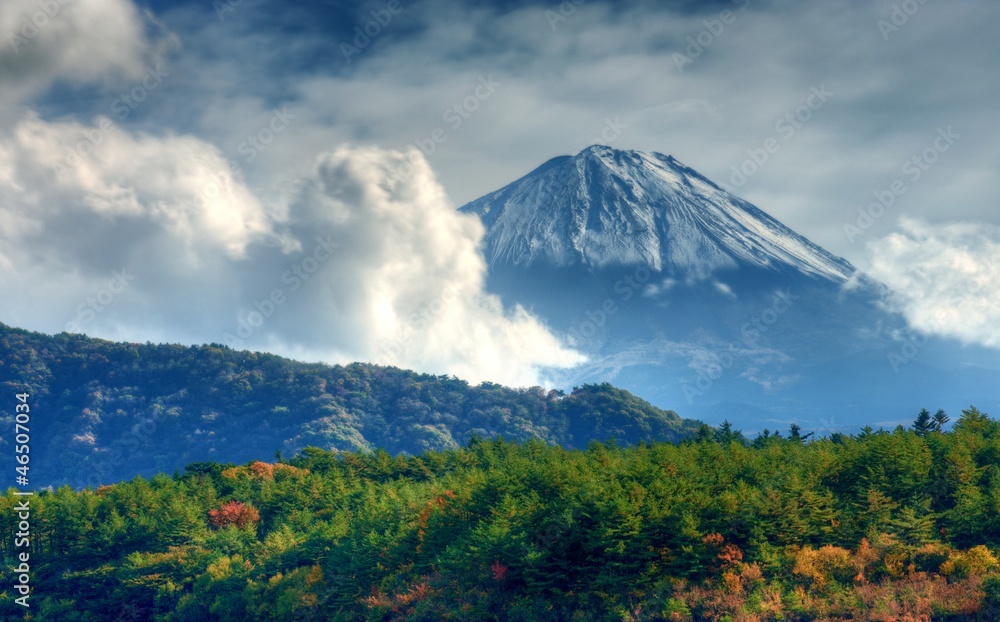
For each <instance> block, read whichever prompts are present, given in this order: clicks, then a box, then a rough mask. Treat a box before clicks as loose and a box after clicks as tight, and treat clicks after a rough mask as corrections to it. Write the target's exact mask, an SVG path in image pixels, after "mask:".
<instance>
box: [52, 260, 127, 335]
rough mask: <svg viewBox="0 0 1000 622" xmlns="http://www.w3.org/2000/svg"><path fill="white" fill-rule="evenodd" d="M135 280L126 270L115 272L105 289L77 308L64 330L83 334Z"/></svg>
mask: <svg viewBox="0 0 1000 622" xmlns="http://www.w3.org/2000/svg"><path fill="white" fill-rule="evenodd" d="M134 280H135V275H132V274H129V273H128V272H126V271H125V268H122V269H121V270H115V271H113V272H112V273H111V279H109V280H108V282H107V284H106V285H105V286H104V287H102V288H100V289H99V290H97V292H95V293H94V294H93V295H92V296H87V299H86V300H84V301H83V302H81V303H80V304H79V305H78V306H77V307H76V315H75V316H74V317H73V319H72V320H70V321H69V322H66V326H65V328H64V330H65V331H66V332H67V333H82V332H83V330H84V329H85V328H86V327H87V326H89V325H90V323H91V322H93V321H94V320H95V319H96V318H97V315H98V314H99V313H100V312H101V311H104V310H105V309H107V308H108V307H109V306H110V305H111V303H113V302H114V301H115V299H116V298H117V297H118V295H119V294H121V293H122V292H124V291H125V289H126V288H127V287H128V284H129V282H131V281H134Z"/></svg>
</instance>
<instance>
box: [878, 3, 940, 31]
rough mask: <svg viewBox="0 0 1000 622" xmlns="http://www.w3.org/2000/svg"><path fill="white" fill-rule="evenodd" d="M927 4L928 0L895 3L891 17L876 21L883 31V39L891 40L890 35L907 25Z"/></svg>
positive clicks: (879, 28)
mask: <svg viewBox="0 0 1000 622" xmlns="http://www.w3.org/2000/svg"><path fill="white" fill-rule="evenodd" d="M925 4H927V0H903V1H902V2H900V3H898V4H893V5H892V12H891V13H890V14H889V19H888V20H885V19H880V20H878V22H876V25H877V26H878V30H879V32H881V33H882V40H883V41H889V35H891V34H892V33H894V32H899V29H900V28H902V27H903V26H905V25H906V24H907V22H909V21H910V18H911V17H913V16H914V15H916V14H917V11H919V10H920V8H921V7H922V6H924V5H925Z"/></svg>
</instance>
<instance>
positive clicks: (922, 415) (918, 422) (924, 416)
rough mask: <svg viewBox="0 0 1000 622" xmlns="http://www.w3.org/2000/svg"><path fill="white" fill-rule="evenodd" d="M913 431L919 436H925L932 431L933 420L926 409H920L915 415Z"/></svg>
mask: <svg viewBox="0 0 1000 622" xmlns="http://www.w3.org/2000/svg"><path fill="white" fill-rule="evenodd" d="M913 431H914V432H916V433H917V434H918V435H920V436H927V435H928V434H930V433H931V432H932V431H934V420H933V419H932V418H931V413H930V412H929V411H928V410H927V409H926V408H921V409H920V412H919V413H917V418H916V419H915V420H914V421H913Z"/></svg>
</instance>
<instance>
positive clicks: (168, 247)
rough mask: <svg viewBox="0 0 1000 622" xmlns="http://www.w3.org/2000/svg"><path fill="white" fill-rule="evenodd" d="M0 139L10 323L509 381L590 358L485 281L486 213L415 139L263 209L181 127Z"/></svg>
mask: <svg viewBox="0 0 1000 622" xmlns="http://www.w3.org/2000/svg"><path fill="white" fill-rule="evenodd" d="M0 145H3V146H2V147H0V236H2V237H3V238H4V239H5V240H6V242H5V244H4V245H3V247H2V250H0V264H2V266H3V267H4V271H3V276H0V286H2V287H4V289H5V291H11V292H19V293H20V294H19V295H18V296H16V297H14V296H10V297H5V298H4V301H3V302H2V303H0V309H2V313H3V318H4V321H5V322H7V323H12V324H16V325H19V326H24V327H29V328H35V329H38V330H47V331H52V332H58V331H60V330H63V329H64V328H65V329H68V330H71V331H73V332H86V333H89V334H93V335H99V336H105V337H110V338H124V339H130V340H136V341H145V340H158V339H166V340H170V341H187V342H195V343H197V342H223V343H229V344H231V345H234V346H237V347H248V348H257V349H267V350H270V351H274V352H279V353H284V354H288V355H295V356H299V357H304V358H309V359H311V360H324V361H330V362H347V361H353V360H362V361H368V360H376V361H378V362H383V363H391V364H395V365H398V366H401V367H407V368H415V369H418V370H421V371H430V372H436V373H449V374H455V375H458V376H461V377H464V378H467V379H470V380H473V381H480V380H491V381H497V382H505V383H508V384H518V385H523V384H534V383H536V382H538V381H539V380H540V376H539V374H540V369H541V368H542V367H549V366H566V365H571V364H574V363H576V362H579V361H580V360H582V359H581V357H580V356H579V355H577V354H575V353H573V352H571V351H569V350H567V349H565V348H563V347H562V346H561V345H560V343H559V341H558V340H557V339H556V337H554V336H553V335H552V334H551V333H550V332H549V331H548V330H547V329H546V328H545V327H544V326H543V325H542V324H540V323H539V322H538V320H536V319H535V318H533V317H532V316H530V315H529V314H528V313H526V312H525V311H524V310H523V309H521V308H514V309H512V310H504V309H503V308H502V306H501V304H500V302H499V300H498V299H497V298H496V297H494V296H490V295H488V294H486V293H484V290H483V286H484V280H485V270H486V268H485V263H484V260H483V258H482V256H481V255H480V253H479V250H478V246H479V241H480V238H481V237H482V234H483V229H482V225H481V224H480V223H479V221H478V219H476V218H475V217H470V216H465V215H462V214H459V213H458V212H456V210H455V209H454V206H452V205H451V204H450V203H449V201H448V200H447V197H446V196H445V193H444V190H443V189H442V188H441V186H440V184H438V183H437V181H436V179H435V178H434V174H433V172H432V171H431V169H430V166H429V165H428V163H427V162H426V160H425V159H424V158H423V156H422V155H421V154H420V153H419V152H417V151H416V150H410V151H408V152H398V151H397V152H392V151H382V150H378V149H373V148H348V147H342V148H340V149H337V150H335V151H333V152H332V153H326V154H323V155H321V156H320V157H319V158H318V159H317V162H316V166H315V168H314V170H313V171H312V172H307V174H305V175H304V176H303V178H302V179H300V180H298V181H297V182H296V183H295V184H294V186H295V187H296V188H298V190H297V191H296V192H295V194H294V199H293V200H292V201H291V202H290V204H288V205H271V204H265V203H264V202H262V201H260V200H259V199H258V198H257V197H256V196H255V195H254V194H253V193H252V192H251V191H250V190H249V189H248V188H247V186H246V185H245V184H244V183H243V181H242V180H241V179H240V178H239V176H238V175H236V174H234V172H233V171H232V170H231V165H230V163H229V162H228V161H227V160H226V159H225V158H224V157H223V156H222V155H221V154H220V153H219V151H218V150H217V149H216V148H215V147H214V146H212V145H211V144H208V143H206V142H204V141H202V140H199V139H197V138H195V137H191V136H183V135H174V134H164V135H152V134H145V133H134V132H130V131H128V130H127V129H125V128H121V127H118V126H116V125H114V124H113V123H112V122H111V121H110V120H109V119H107V118H104V117H99V118H97V119H95V120H94V122H93V123H92V124H90V125H83V124H80V123H77V122H70V121H66V122H55V123H53V122H46V121H44V120H41V119H39V118H38V117H37V116H36V115H30V116H29V117H28V118H26V119H24V120H23V121H22V122H21V123H19V124H18V125H17V126H15V128H14V129H13V131H12V132H10V134H9V136H5V137H4V140H3V141H2V142H0Z"/></svg>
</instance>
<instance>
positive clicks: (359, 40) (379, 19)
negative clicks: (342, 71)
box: [340, 0, 413, 63]
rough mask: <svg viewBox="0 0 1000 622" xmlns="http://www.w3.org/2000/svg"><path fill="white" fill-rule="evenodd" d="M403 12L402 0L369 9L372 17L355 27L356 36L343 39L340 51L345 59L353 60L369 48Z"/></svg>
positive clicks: (391, 1)
mask: <svg viewBox="0 0 1000 622" xmlns="http://www.w3.org/2000/svg"><path fill="white" fill-rule="evenodd" d="M407 2H408V3H409V2H413V0H407ZM402 12H403V3H402V2H401V1H400V0H389V2H387V3H386V5H385V7H384V8H381V9H372V10H371V11H369V15H371V19H370V20H368V21H367V22H365V23H364V24H363V25H361V26H355V27H354V38H353V39H352V40H351V42H350V43H348V42H346V41H341V43H340V52H341V54H343V55H344V60H346V61H347V62H348V63H350V62H352V61H353V59H354V57H355V56H357V55H359V54H361V52H363V51H364V50H365V49H367V48H368V46H369V45H371V44H372V41H374V40H375V39H377V38H378V36H379V35H381V34H382V33H383V32H384V29H385V28H386V27H387V26H388V25H389V24H390V23H391V22H392V20H393V18H394V17H396V16H397V15H399V14H400V13H402Z"/></svg>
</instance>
